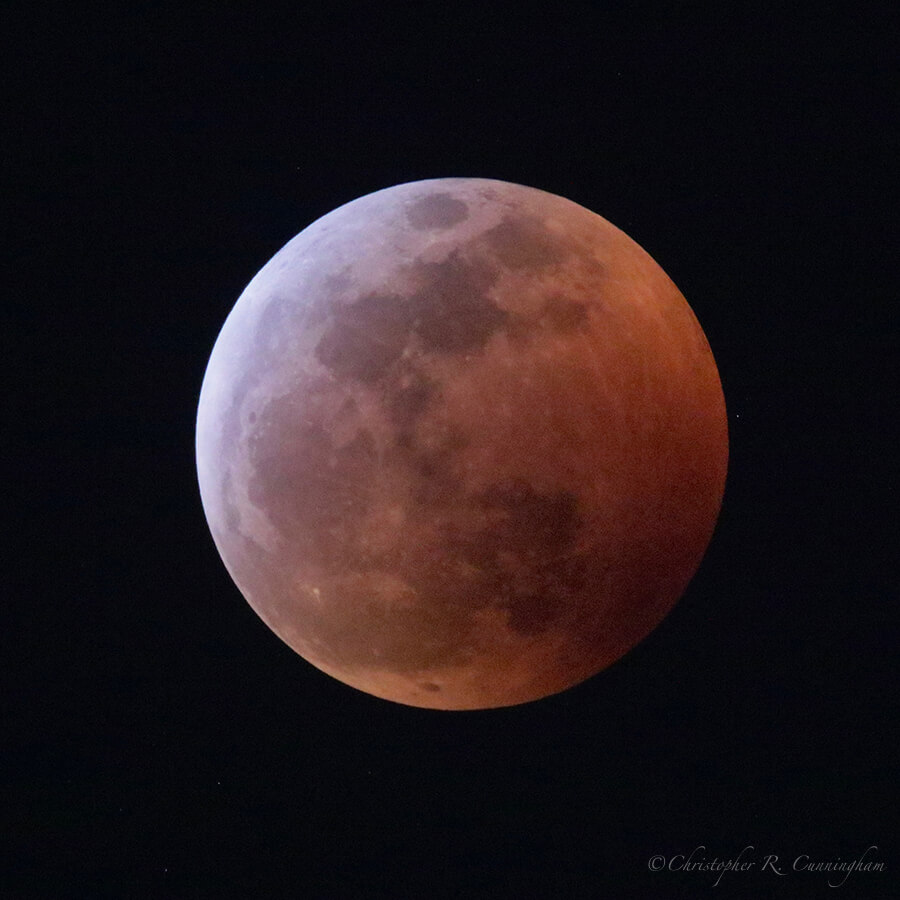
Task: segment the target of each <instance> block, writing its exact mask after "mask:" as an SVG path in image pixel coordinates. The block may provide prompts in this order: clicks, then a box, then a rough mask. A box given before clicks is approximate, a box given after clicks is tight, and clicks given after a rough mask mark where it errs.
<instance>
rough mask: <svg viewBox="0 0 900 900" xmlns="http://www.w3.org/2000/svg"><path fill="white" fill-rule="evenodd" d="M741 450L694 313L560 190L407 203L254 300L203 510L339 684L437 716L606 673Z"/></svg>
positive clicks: (443, 189) (679, 584)
mask: <svg viewBox="0 0 900 900" xmlns="http://www.w3.org/2000/svg"><path fill="white" fill-rule="evenodd" d="M727 458H728V433H727V422H726V415H725V404H724V399H723V396H722V388H721V385H720V381H719V375H718V371H717V368H716V364H715V362H714V360H713V356H712V353H711V351H710V348H709V345H708V343H707V341H706V338H705V336H704V334H703V331H702V329H701V327H700V325H699V324H698V322H697V320H696V318H695V317H694V315H693V313H692V311H691V309H690V308H689V306H688V304H687V303H686V301H685V299H684V298H683V297H682V295H681V294H680V293H679V291H678V289H677V288H676V287H675V285H674V284H673V283H672V281H671V280H670V279H669V278H668V277H667V276H666V274H665V273H664V272H663V271H662V269H661V268H660V267H659V266H658V265H657V264H656V263H655V262H654V261H653V260H652V259H651V257H650V256H648V255H647V253H646V252H645V251H644V250H642V249H641V248H640V247H639V246H638V245H637V244H636V243H635V242H634V241H632V240H631V239H630V238H629V237H628V236H627V235H625V234H624V233H623V232H621V231H620V230H619V229H617V228H616V227H614V226H613V225H611V224H610V223H609V222H607V221H606V220H605V219H603V218H601V217H600V216H598V215H596V214H594V213H592V212H590V211H588V210H586V209H584V208H583V207H580V206H578V205H577V204H575V203H572V202H571V201H569V200H566V199H563V198H562V197H558V196H555V195H553V194H548V193H546V192H543V191H539V190H536V189H533V188H528V187H523V186H520V185H514V184H508V183H505V182H500V181H493V180H488V179H469V178H447V179H434V180H428V181H419V182H413V183H410V184H403V185H399V186H396V187H392V188H388V189H386V190H382V191H378V192H376V193H374V194H370V195H368V196H365V197H362V198H360V199H358V200H355V201H353V202H351V203H348V204H346V205H344V206H342V207H340V208H338V209H337V210H335V211H333V212H331V213H329V214H328V215H326V216H324V217H323V218H321V219H319V220H318V221H316V222H314V223H313V224H312V225H310V226H309V227H308V228H306V229H305V230H304V231H303V232H301V233H300V234H299V235H298V236H297V237H295V238H294V239H293V240H291V241H290V242H289V243H288V244H287V245H286V246H285V247H284V248H282V249H281V250H280V251H279V252H278V253H277V254H276V255H275V256H274V257H273V258H272V259H271V260H270V261H269V262H268V263H267V264H266V265H265V266H264V267H263V268H262V269H261V270H260V272H259V273H258V274H257V275H256V277H255V278H254V279H253V280H252V281H251V282H250V284H249V285H248V286H247V288H246V290H245V291H244V292H243V294H242V295H241V296H240V298H239V299H238V301H237V304H236V305H235V307H234V309H233V310H232V312H231V313H230V315H229V316H228V318H227V320H226V322H225V324H224V326H223V328H222V331H221V333H220V335H219V337H218V340H217V341H216V344H215V347H214V349H213V352H212V355H211V358H210V360H209V365H208V367H207V371H206V375H205V378H204V381H203V387H202V390H201V394H200V403H199V409H198V416H197V468H198V476H199V483H200V492H201V497H202V502H203V507H204V510H205V513H206V517H207V521H208V523H209V527H210V530H211V532H212V535H213V538H214V540H215V543H216V546H217V548H218V550H219V553H220V554H221V556H222V559H223V561H224V562H225V565H226V567H227V569H228V571H229V572H230V574H231V576H232V577H233V579H234V581H235V583H236V584H237V586H238V588H239V589H240V590H241V592H242V593H243V595H244V596H245V597H246V599H247V601H248V602H249V603H250V605H251V606H252V607H253V609H254V610H255V611H256V612H257V613H258V615H259V616H260V617H261V618H262V619H263V621H264V622H265V623H266V624H267V625H268V626H269V627H270V628H271V629H272V630H273V631H274V632H275V633H276V634H277V635H278V636H279V637H280V638H281V639H282V640H283V641H285V642H286V643H287V644H288V645H289V646H291V647H292V648H293V649H294V650H296V652H297V653H299V654H300V655H301V656H303V657H304V658H305V659H306V660H308V661H309V662H310V663H312V664H313V665H315V666H317V667H318V668H319V669H321V670H322V671H324V672H327V673H329V674H330V675H332V676H334V677H335V678H338V679H340V680H341V681H343V682H345V683H346V684H349V685H351V686H353V687H356V688H359V689H361V690H363V691H367V692H369V693H371V694H374V695H376V696H378V697H383V698H386V699H389V700H393V701H397V702H400V703H405V704H409V705H413V706H422V707H431V708H438V709H480V708H488V707H499V706H508V705H513V704H518V703H524V702H527V701H531V700H536V699H538V698H541V697H545V696H547V695H549V694H553V693H556V692H558V691H561V690H564V689H566V688H568V687H570V686H572V685H575V684H577V683H579V682H581V681H583V680H584V679H586V678H588V677H590V676H592V675H594V674H595V673H596V672H598V671H600V670H601V669H603V668H605V667H606V666H609V665H610V664H611V663H613V662H615V661H616V660H617V659H619V658H620V657H621V656H622V655H623V654H624V653H626V652H627V651H628V650H629V649H630V648H631V647H633V646H634V645H635V644H636V643H637V642H639V641H640V640H641V639H642V638H644V637H645V636H646V635H647V634H648V633H649V632H650V631H651V630H652V629H653V628H654V627H655V626H656V625H657V624H658V623H659V622H660V621H661V619H662V618H663V617H664V616H665V615H666V613H667V612H668V611H669V610H670V609H671V607H672V606H673V605H674V604H675V602H676V601H677V600H678V598H679V597H680V596H681V595H682V593H683V592H684V589H685V587H686V586H687V584H688V582H689V581H690V579H691V577H692V576H693V574H694V572H695V571H696V569H697V567H698V565H699V564H700V561H701V559H702V557H703V554H704V552H705V550H706V547H707V545H708V543H709V540H710V537H711V535H712V531H713V528H714V525H715V521H716V518H717V516H718V512H719V508H720V504H721V501H722V494H723V489H724V484H725V475H726V468H727Z"/></svg>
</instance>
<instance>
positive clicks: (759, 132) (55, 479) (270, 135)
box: [0, 3, 900, 898]
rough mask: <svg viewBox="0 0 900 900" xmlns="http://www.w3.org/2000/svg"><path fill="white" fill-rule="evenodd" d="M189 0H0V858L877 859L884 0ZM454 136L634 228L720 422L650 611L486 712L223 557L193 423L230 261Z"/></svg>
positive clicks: (256, 258)
mask: <svg viewBox="0 0 900 900" xmlns="http://www.w3.org/2000/svg"><path fill="white" fill-rule="evenodd" d="M224 6H226V5H225V4H221V5H213V4H210V5H209V6H208V7H200V6H194V7H187V8H186V7H185V6H184V5H181V6H166V5H160V4H152V5H151V4H142V3H128V4H118V5H116V6H115V7H112V6H110V7H109V8H104V7H99V6H98V7H90V6H86V5H80V8H79V9H75V10H73V9H62V8H59V9H56V8H53V7H48V6H41V5H37V4H35V5H31V4H22V3H19V4H6V5H5V6H4V13H3V16H4V21H3V23H2V33H3V42H4V44H5V45H6V51H5V52H4V54H3V57H4V62H3V67H4V75H3V79H4V80H3V84H4V89H3V93H4V95H5V100H4V104H5V105H6V108H7V109H6V119H7V122H8V124H9V128H8V132H9V133H8V135H7V138H6V139H5V141H4V145H5V146H4V154H3V155H4V160H5V166H4V168H5V179H6V180H7V188H6V189H5V192H4V193H5V198H6V204H5V205H6V206H7V208H8V210H9V211H10V216H9V218H8V222H9V226H10V227H9V230H8V232H7V239H6V241H5V245H6V249H7V251H8V252H7V260H8V265H7V275H8V277H7V279H6V281H7V290H6V292H5V293H6V296H5V298H4V304H3V318H4V322H5V325H4V329H3V330H4V334H5V336H6V338H7V340H6V341H5V342H4V343H5V344H6V345H7V346H6V350H5V356H6V357H7V362H9V363H11V365H12V370H11V374H10V376H9V378H8V381H7V384H8V389H7V390H6V392H5V394H6V400H7V403H8V404H9V411H8V413H7V419H6V422H7V426H8V427H7V428H5V429H4V444H5V445H6V447H7V451H5V453H4V456H5V458H6V459H7V461H8V462H9V463H10V465H9V468H8V471H7V474H6V478H5V479H4V480H5V482H6V485H7V486H6V491H7V496H8V498H9V500H8V503H7V524H8V525H9V532H8V538H7V547H8V552H7V553H6V554H4V556H5V557H6V565H5V566H4V574H5V575H6V578H5V581H6V584H7V588H6V590H5V591H4V594H5V597H4V601H3V605H4V613H5V614H6V616H7V617H8V618H9V620H10V621H9V623H8V624H7V625H6V626H5V627H4V630H3V645H4V657H5V661H4V663H3V670H4V673H5V675H6V676H7V677H9V676H11V685H9V686H8V687H7V689H5V690H4V692H3V693H4V699H3V704H4V707H5V711H4V714H3V750H4V757H3V761H2V771H0V777H2V782H3V792H4V793H3V796H4V811H5V812H4V815H5V819H6V824H5V825H4V826H3V838H2V841H0V844H2V847H0V854H4V855H6V857H7V859H6V861H5V862H4V863H3V865H2V868H0V879H2V890H0V893H2V896H3V897H7V896H8V897H64V896H73V897H142V896H148V897H165V896H173V897H224V896H239V897H251V896H265V897H269V896H271V897H281V896H285V897H287V896H290V897H312V898H319V897H339V898H343V897H346V898H357V897H368V896H373V897H374V896H378V897H381V896H384V897H414V898H418V897H426V896H445V895H446V896H453V897H470V896H471V897H516V896H534V897H542V898H543V897H546V898H556V897H601V896H615V897H629V896H656V897H680V896H685V897H687V896H690V897H698V896H704V895H705V894H706V893H707V892H709V891H713V890H715V891H717V895H719V896H748V897H758V896H769V895H772V896H776V895H777V896H790V897H794V896H801V895H804V893H805V892H807V891H809V892H811V893H813V894H815V895H826V894H828V893H829V892H830V889H829V888H828V887H827V886H826V884H825V882H826V877H825V876H822V875H812V874H808V873H807V874H802V873H793V872H789V873H788V874H787V875H785V876H784V877H778V876H776V875H774V874H773V873H765V874H764V873H761V872H759V866H758V865H757V868H756V870H754V871H751V872H749V873H743V874H731V875H726V877H725V878H724V879H723V882H722V884H721V885H720V886H719V887H718V888H715V889H714V888H713V887H712V886H711V885H712V882H713V881H714V876H711V875H709V874H702V873H686V872H680V873H679V872H660V873H652V872H650V871H649V869H648V860H649V859H650V857H652V856H654V855H656V854H662V855H665V856H670V855H672V854H677V853H689V852H690V851H691V850H692V849H694V848H695V847H697V846H699V845H704V846H705V847H706V848H708V849H707V851H706V852H705V853H704V854H702V855H706V856H708V857H712V856H714V855H715V856H719V857H728V856H734V855H735V854H736V853H737V852H738V851H740V849H741V848H742V847H744V846H746V845H752V846H753V847H754V848H755V849H754V850H753V851H751V852H750V853H749V855H748V858H750V859H757V860H759V859H761V858H762V857H764V855H765V854H769V853H774V854H778V855H779V856H780V858H781V861H782V862H781V864H782V865H783V866H787V867H788V868H789V867H790V862H791V860H793V858H794V857H795V856H797V855H799V854H801V853H807V854H809V855H810V856H811V857H812V858H814V859H836V858H838V857H840V858H842V859H851V858H853V857H854V856H856V855H858V854H859V853H861V852H862V851H863V850H865V848H866V847H868V846H870V845H877V846H878V847H879V850H878V852H877V853H875V854H874V858H876V859H879V860H881V861H883V862H884V863H885V864H886V867H887V870H886V872H884V873H880V874H868V875H866V874H861V873H859V874H856V875H853V876H851V877H850V879H849V881H848V884H847V885H845V888H844V890H845V892H846V895H847V896H854V897H864V896H865V897H868V896H882V895H884V896H887V895H888V894H889V893H890V889H889V887H895V886H896V871H897V866H898V865H900V856H898V854H897V843H896V836H897V835H896V832H893V831H892V830H891V828H890V826H889V821H890V812H891V810H893V808H894V806H895V804H896V799H897V798H896V780H897V774H898V773H897V769H896V765H895V756H896V750H897V742H896V737H897V733H896V712H897V706H896V701H897V693H896V669H895V667H894V658H895V655H894V652H893V651H895V647H896V638H895V632H894V631H892V629H893V628H894V626H896V623H897V609H896V591H895V587H896V582H895V579H894V578H893V577H892V575H893V573H892V572H891V568H892V567H891V563H892V561H893V559H892V557H893V556H895V555H896V547H897V533H896V529H895V527H894V522H895V519H896V501H897V493H896V480H895V474H896V473H895V469H894V465H893V464H894V461H895V460H894V457H895V456H896V453H895V446H894V445H895V437H896V406H895V403H894V391H893V387H892V384H891V382H892V381H893V380H895V379H894V372H895V370H894V365H893V364H894V358H895V356H896V352H897V349H898V348H897V324H896V318H895V316H894V302H895V298H896V284H897V282H896V276H897V265H896V233H897V230H896V226H897V221H896V217H895V216H894V207H895V205H896V195H895V193H894V192H893V191H892V183H891V177H892V175H894V176H895V173H896V159H897V157H898V151H900V146H898V144H900V141H898V128H897V118H896V114H897V106H896V86H897V73H896V66H895V56H896V45H897V36H898V33H900V32H898V28H897V17H896V15H894V16H893V17H886V13H885V11H882V12H881V13H879V14H874V13H872V14H870V13H866V12H865V11H861V10H860V8H858V7H855V8H854V11H853V12H852V13H851V12H849V11H848V12H847V13H846V14H843V13H834V12H829V13H827V14H823V13H822V11H821V10H816V6H815V5H814V6H811V7H810V9H811V10H813V11H811V12H810V13H809V14H807V15H803V14H801V13H800V12H799V5H793V8H791V7H792V5H791V4H788V9H786V10H785V9H782V8H781V5H778V4H769V5H768V6H771V7H772V11H769V12H764V11H760V10H758V9H753V8H752V7H753V6H755V5H746V6H743V7H740V6H739V7H737V8H733V7H732V5H730V4H707V5H699V4H689V3H684V4H674V3H673V4H668V5H667V6H663V7H661V8H656V9H653V10H650V9H649V8H642V7H639V6H635V5H633V4H610V5H607V4H599V3H598V4H591V5H585V6H579V5H577V4H575V5H572V4H565V5H564V4H559V6H560V10H561V11H560V12H559V13H558V14H551V13H550V12H547V11H545V12H544V14H543V15H535V16H534V17H529V16H528V15H526V14H524V13H522V12H521V11H520V12H519V13H517V14H516V15H515V16H513V17H511V18H510V17H508V16H507V15H505V14H503V13H502V12H498V11H494V10H492V8H491V5H490V4H482V5H481V9H480V11H472V10H469V9H467V8H466V9H463V8H462V7H460V8H457V7H456V5H455V4H420V5H416V6H413V5H410V6H408V7H405V8H404V11H402V12H391V11H390V10H389V9H388V8H387V7H385V8H382V7H381V5H380V4H359V5H358V6H357V7H356V8H353V7H349V8H348V7H343V8H341V7H339V6H336V5H333V4H331V5H329V4H321V8H320V9H318V10H315V9H311V8H310V9H304V10H302V11H301V9H300V7H301V6H302V4H297V5H296V8H295V9H294V11H293V12H292V13H291V14H289V15H285V14H283V13H281V12H275V11H274V10H273V9H272V8H266V7H265V6H264V5H263V7H261V8H260V9H257V10H255V11H248V12H234V11H229V10H234V9H236V7H229V8H228V9H223V8H222V7H224ZM761 6H762V5H761V4H760V7H761ZM819 6H822V5H821V4H820V5H819ZM825 6H828V7H833V6H836V5H835V4H825ZM563 7H564V9H563ZM660 9H661V10H662V11H660ZM847 9H848V10H849V5H848V6H847ZM449 175H470V176H482V177H491V178H499V179H503V180H508V181H513V182H517V183H521V184H527V185H532V186H535V187H540V188H543V189H545V190H548V191H551V192H554V193H558V194H561V195H563V196H565V197H568V198H570V199H572V200H575V201H576V202H578V203H580V204H581V205H583V206H586V207H587V208H589V209H592V210H594V211H596V212H598V213H600V214H601V215H603V216H604V217H606V218H607V219H609V220H610V221H612V222H613V223H615V224H616V225H618V226H619V227H620V228H622V229H624V230H625V231H626V232H627V233H628V234H629V235H630V236H631V237H633V238H634V239H635V240H637V241H638V243H640V244H641V245H642V246H644V247H645V248H646V249H647V250H648V251H649V252H650V253H651V254H652V255H653V256H654V258H655V259H656V260H657V261H658V262H659V263H660V264H661V265H662V266H663V268H664V269H665V270H666V271H667V272H668V274H669V275H670V276H671V277H672V279H673V280H674V281H675V283H676V284H677V285H678V286H679V288H680V289H681V290H682V292H683V293H684V294H685V296H686V297H687V298H688V301H689V302H690V304H691V306H692V307H693V309H694V311H695V313H696V314H697V316H698V318H699V320H700V322H701V324H702V325H703V327H704V329H705V331H706V334H707V337H708V339H709V342H710V344H711V346H712V348H713V351H714V353H715V355H716V359H717V362H718V365H719V369H720V374H721V377H722V381H723V386H724V391H725V396H726V401H727V404H728V410H729V427H730V433H731V458H730V469H729V477H728V484H727V489H726V495H725V500H724V505H723V509H722V513H721V517H720V520H719V524H718V527H717V530H716V533H715V536H714V538H713V541H712V543H711V545H710V548H709V551H708V553H707V556H706V558H705V560H704V562H703V565H702V567H701V569H700V571H699V573H698V574H697V576H696V577H695V579H694V581H693V582H692V583H691V585H690V587H689V589H688V591H687V593H686V594H685V596H684V598H683V599H682V601H681V602H680V603H679V605H678V606H677V607H676V608H675V610H674V611H673V612H672V613H671V614H670V616H669V617H668V618H667V619H666V621H665V622H664V623H663V624H662V625H661V626H660V627H659V628H658V629H657V630H656V631H655V632H654V633H653V634H652V635H651V636H650V637H648V638H647V639H646V640H645V641H644V642H643V643H642V644H640V645H639V646H638V647H637V648H636V649H634V650H633V651H632V652H631V653H630V654H628V655H627V656H626V657H625V658H624V659H622V660H621V661H620V662H618V663H617V664H616V665H615V666H613V667H612V668H610V669H609V670H607V671H606V672H604V673H602V674H600V675H599V676H597V677H595V678H594V679H592V680H590V681H588V682H586V683H584V684H583V685H580V686H579V687H577V688H574V689H572V690H570V691H567V692H565V693H563V694H561V695H557V696H555V697H552V698H548V699H546V700H544V701H541V702H538V703H534V704H528V705H525V706H521V707H515V708H510V709H506V710H499V711H488V712H479V713H439V712H432V711H426V710H419V709H413V708H408V707H403V706H399V705H394V704H391V703H387V702H384V701H381V700H377V699H375V698H371V697H369V696H367V695H365V694H362V693H359V692H356V691H354V690H352V689H350V688H347V687H345V686H343V685H341V684H340V683H338V682H336V681H333V680H331V679H329V678H328V677H326V676H325V675H322V674H321V673H319V672H318V671H317V670H315V669H313V668H312V667H311V666H309V665H308V664H306V663H305V662H304V661H303V660H301V659H300V658H299V657H297V656H296V655H294V653H293V652H292V651H291V650H289V649H288V648H287V647H286V646H285V645H283V644H282V643H281V642H280V641H279V640H278V639H277V638H276V637H275V636H274V635H273V634H271V633H270V632H269V631H268V630H267V629H266V628H265V626H264V625H263V624H262V623H261V622H260V621H259V620H258V619H257V618H256V616H255V615H254V614H253V612H252V611H251V610H250V608H249V607H248V606H247V605H246V603H245V602H244V601H243V599H242V598H241V596H240V594H239V593H238V591H237V589H236V588H235V587H234V585H233V584H232V582H231V581H230V579H229V577H228V575H227V573H226V571H225V569H224V567H223V565H222V564H221V561H220V560H219V557H218V555H217V553H216V550H215V548H214V546H213V543H212V540H211V538H210V535H209V533H208V530H207V527H206V524H205V520H204V517H203V512H202V508H201V505H200V501H199V495H198V490H197V486H196V477H195V471H194V459H193V440H194V434H193V426H194V418H195V413H196V403H197V398H198V393H199V388H200V383H201V380H202V376H203V372H204V368H205V364H206V361H207V359H208V357H209V353H210V351H211V349H212V345H213V342H214V340H215V337H216V335H217V333H218V330H219V328H220V327H221V325H222V323H223V321H224V319H225V316H226V315H227V313H228V312H229V310H230V308H231V306H232V305H233V303H234V301H235V300H236V298H237V296H238V295H239V293H240V292H241V290H242V289H243V287H244V286H245V284H246V283H247V282H248V281H249V280H250V278H251V277H252V276H253V274H254V273H255V272H256V271H257V270H258V269H259V268H260V266H261V265H262V264H263V263H264V262H265V261H266V260H267V259H268V258H269V257H270V256H271V255H272V254H273V253H274V252H275V251H276V250H277V249H278V248H279V247H280V246H281V245H282V244H284V243H285V242H286V241H287V240H288V239H289V238H291V237H292V236H293V235H294V234H296V233H297V232H299V231H300V230H302V229H303V228H304V227H305V226H306V225H307V224H309V223H310V222H311V221H313V220H314V219H316V218H318V217H319V216H321V215H324V214H325V213H326V212H328V211H330V210H331V209H333V208H334V207H336V206H338V205H340V204H341V203H344V202H347V201H349V200H352V199H354V198H356V197H358V196H360V195H362V194H365V193H368V192H371V191H374V190H378V189H380V188H383V187H387V186H389V185H392V184H397V183H401V182H405V181H411V180H416V179H420V178H428V177H440V176H449ZM20 542H21V543H20ZM14 546H18V547H19V549H16V550H13V549H12V548H13V547H14Z"/></svg>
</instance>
